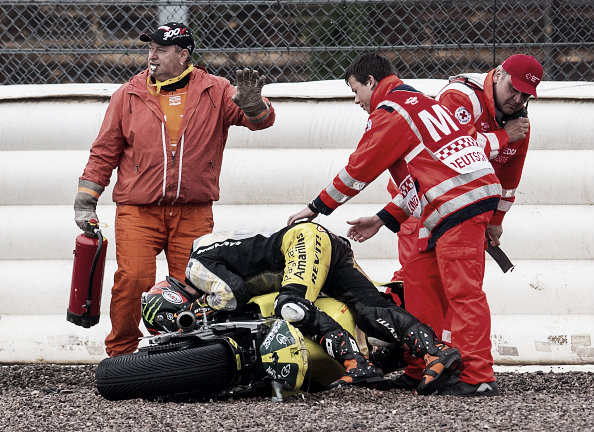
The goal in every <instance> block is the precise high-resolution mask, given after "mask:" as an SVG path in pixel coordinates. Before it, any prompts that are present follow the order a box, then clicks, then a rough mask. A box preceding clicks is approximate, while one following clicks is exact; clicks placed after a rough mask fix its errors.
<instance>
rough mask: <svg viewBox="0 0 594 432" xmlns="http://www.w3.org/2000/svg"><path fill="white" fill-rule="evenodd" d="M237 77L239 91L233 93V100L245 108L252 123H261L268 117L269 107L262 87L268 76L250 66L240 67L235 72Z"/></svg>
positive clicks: (244, 110)
mask: <svg viewBox="0 0 594 432" xmlns="http://www.w3.org/2000/svg"><path fill="white" fill-rule="evenodd" d="M235 76H236V78H237V93H235V95H233V98H232V99H233V102H235V104H236V105H237V106H238V107H239V108H241V109H242V110H243V112H244V113H245V115H246V116H247V117H248V120H249V121H250V122H252V123H255V124H257V123H261V122H263V121H264V120H266V118H267V117H268V113H269V108H268V105H267V104H266V102H264V100H263V99H262V87H263V86H264V83H265V82H266V76H264V75H262V76H260V74H259V73H258V71H257V70H253V69H250V68H245V69H240V70H238V71H237V72H236V73H235Z"/></svg>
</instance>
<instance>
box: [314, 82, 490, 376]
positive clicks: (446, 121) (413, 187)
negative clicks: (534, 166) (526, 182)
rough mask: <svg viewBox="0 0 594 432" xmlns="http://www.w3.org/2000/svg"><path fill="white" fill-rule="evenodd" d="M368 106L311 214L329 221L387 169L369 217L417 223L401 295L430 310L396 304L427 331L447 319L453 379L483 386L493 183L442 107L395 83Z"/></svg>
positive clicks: (478, 153)
mask: <svg viewBox="0 0 594 432" xmlns="http://www.w3.org/2000/svg"><path fill="white" fill-rule="evenodd" d="M371 107H372V111H371V114H370V116H369V120H368V123H367V128H366V131H365V133H364V135H363V137H362V139H361V141H360V142H359V145H358V146H357V149H356V150H355V152H354V153H353V154H351V156H350V157H349V163H348V165H347V166H346V167H345V168H344V169H343V170H341V171H340V172H339V173H338V175H337V176H336V177H335V178H334V180H333V182H332V183H331V184H330V185H329V186H328V187H326V188H325V189H324V190H323V191H322V192H321V193H320V194H319V195H318V197H317V198H315V199H314V200H313V202H312V206H313V207H315V208H316V209H317V210H318V211H319V212H320V213H323V214H329V213H331V212H332V211H333V210H334V209H335V208H336V207H338V206H339V205H341V204H342V203H344V202H346V201H347V200H349V199H350V198H351V197H353V196H355V195H356V194H357V193H359V192H360V191H361V190H362V189H363V188H365V186H367V184H368V183H370V182H371V181H373V180H374V179H375V178H377V177H378V176H379V175H380V174H381V173H382V172H383V171H384V170H386V169H387V170H388V171H389V172H390V174H391V176H392V179H393V180H394V182H395V184H396V186H397V187H398V189H399V191H400V193H399V194H398V195H397V196H396V197H395V198H394V200H393V201H392V202H390V203H388V205H386V206H385V207H384V209H382V210H381V211H380V212H379V213H378V216H379V217H380V218H381V219H382V221H383V222H384V224H385V225H386V226H387V227H388V228H390V229H392V230H393V231H398V229H399V227H400V224H402V223H403V222H405V221H406V220H407V219H408V217H409V216H411V215H414V216H415V217H417V218H419V219H420V220H421V222H422V224H423V226H422V228H421V229H420V230H419V239H418V242H417V249H416V253H415V256H414V262H415V265H414V267H413V266H411V268H415V269H416V273H415V278H414V279H412V278H411V281H412V282H411V284H412V286H411V288H412V289H413V290H416V289H418V290H424V292H425V293H426V296H427V301H428V302H429V303H428V304H429V305H434V307H432V308H431V309H429V308H424V305H422V304H419V303H416V302H415V301H414V300H413V301H412V304H410V305H409V303H408V299H406V298H405V302H406V308H407V309H408V310H409V311H410V312H411V313H412V314H413V315H415V316H416V317H417V318H419V319H420V320H421V321H424V322H426V323H428V324H429V325H431V326H434V323H435V324H437V325H436V326H435V327H434V329H435V330H436V331H441V330H442V329H443V325H442V321H443V320H444V318H445V317H446V316H447V318H448V320H449V321H448V325H449V328H451V329H452V333H454V332H455V337H454V336H452V338H451V339H452V344H453V345H454V346H456V347H457V348H459V349H460V351H461V353H462V360H463V361H464V363H465V369H464V371H463V372H462V374H463V375H462V380H463V381H466V382H468V383H476V382H486V381H493V380H494V378H493V369H492V364H493V360H492V356H491V352H490V351H491V340H490V312H489V306H488V304H487V300H486V297H485V294H484V292H483V291H482V281H483V275H484V248H483V246H484V238H485V229H486V227H487V224H488V222H489V220H490V219H491V217H492V215H493V212H494V211H495V210H496V208H497V204H498V202H499V196H500V193H501V186H500V184H499V181H498V180H497V176H496V175H495V173H494V170H493V168H492V166H491V164H490V163H489V161H488V159H487V157H486V156H485V153H484V151H483V149H482V148H481V147H480V146H479V145H478V144H477V142H476V140H475V139H474V138H472V137H471V136H469V135H467V134H466V132H465V131H463V130H462V127H461V126H460V125H459V123H457V122H456V121H455V120H454V119H453V117H452V116H451V115H450V114H449V113H448V111H447V110H446V109H445V108H444V107H443V106H441V105H440V104H439V103H437V102H436V101H435V100H434V99H432V98H429V97H427V96H425V95H423V94H421V93H419V92H416V91H415V90H414V89H412V88H411V87H409V86H406V85H404V84H403V83H402V81H400V80H399V79H398V78H397V77H396V76H394V75H392V76H389V77H386V78H384V79H383V80H381V81H380V83H379V84H378V86H377V87H376V89H375V90H374V92H373V94H372V97H371ZM405 271H408V267H407V268H406V269H405ZM406 277H407V276H405V278H406ZM407 283H408V278H407ZM407 289H408V286H407ZM438 334H439V333H438ZM410 375H411V376H413V377H415V378H420V376H417V375H416V374H410ZM464 378H465V379H464Z"/></svg>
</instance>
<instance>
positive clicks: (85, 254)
mask: <svg viewBox="0 0 594 432" xmlns="http://www.w3.org/2000/svg"><path fill="white" fill-rule="evenodd" d="M98 223H99V221H97V220H95V219H91V220H90V221H89V224H91V225H92V226H95V228H94V229H93V232H94V233H95V235H96V236H97V237H90V236H88V235H86V234H84V233H83V234H80V235H79V236H78V237H76V242H75V248H74V251H73V253H74V263H73V267H72V284H71V286H70V302H69V303H68V310H67V311H66V319H67V320H68V321H70V322H71V323H74V324H76V325H78V326H81V327H84V328H89V327H91V326H94V325H95V324H97V323H98V322H99V315H100V314H101V291H102V288H103V274H104V270H105V255H106V252H107V239H106V238H104V237H103V234H102V233H101V230H100V229H99V227H97V224H98Z"/></svg>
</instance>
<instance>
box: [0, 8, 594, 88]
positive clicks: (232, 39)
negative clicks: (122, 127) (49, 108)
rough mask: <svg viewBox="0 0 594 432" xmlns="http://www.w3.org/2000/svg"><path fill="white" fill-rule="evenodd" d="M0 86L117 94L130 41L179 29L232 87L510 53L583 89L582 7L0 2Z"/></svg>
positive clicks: (589, 59)
mask: <svg viewBox="0 0 594 432" xmlns="http://www.w3.org/2000/svg"><path fill="white" fill-rule="evenodd" d="M0 20H1V29H2V30H1V31H2V37H1V41H2V42H1V45H0V59H1V60H0V83H1V84H42V83H47V84H54V83H88V82H95V83H122V82H125V81H127V80H128V79H129V78H130V77H131V76H132V75H134V74H136V73H138V72H140V71H141V70H142V69H144V68H145V67H146V56H147V47H146V44H145V43H142V42H140V41H139V40H138V35H139V34H140V33H142V32H145V31H149V30H150V31H152V30H155V29H156V27H158V26H159V25H160V24H163V23H165V22H168V21H182V22H185V23H186V24H187V25H188V26H190V28H191V29H192V30H193V32H194V36H195V39H196V42H197V46H196V50H195V52H194V55H193V58H192V60H193V62H194V63H195V64H200V65H203V66H205V67H207V69H208V70H209V71H210V72H211V73H214V74H217V75H221V76H224V77H227V78H230V79H232V77H233V74H234V71H235V70H236V69H237V68H238V67H239V66H250V67H255V68H257V69H258V70H259V71H261V72H262V73H265V74H266V75H267V76H268V81H269V82H296V81H311V80H323V79H339V78H342V74H343V71H344V69H345V67H346V66H347V65H348V64H349V63H350V62H351V61H352V60H353V59H354V58H355V57H356V56H357V55H358V54H359V53H361V52H367V51H379V52H381V53H383V54H384V55H386V56H387V57H389V58H390V59H391V60H392V62H393V64H394V66H395V67H396V70H397V73H398V74H399V75H400V76H401V77H403V78H445V77H447V76H449V75H453V74H457V73H460V72H464V71H466V72H468V71H475V72H476V71H487V70H488V69H490V68H492V67H494V66H495V65H497V64H498V63H500V62H501V61H502V60H503V59H504V58H506V57H507V56H508V55H510V54H513V53H525V54H531V55H534V56H535V57H536V58H538V59H539V60H540V61H541V63H542V64H543V66H544V68H545V77H544V79H545V80H557V81H562V80H573V81H575V80H577V81H581V80H586V81H594V31H593V30H592V29H593V28H594V1H592V0H568V1H558V0H541V1H535V0H508V1H505V0H468V1H465V0H455V1H449V0H399V1H369V0H362V1H348V0H334V1H331V0H327V1H307V0H299V1H297V0H284V1H281V0H278V1H223V0H219V1H214V0H212V1H199V0H196V1H159V0H153V1H101V2H99V1H94V0H87V1H77V0H71V1H0Z"/></svg>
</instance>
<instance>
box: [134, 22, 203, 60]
mask: <svg viewBox="0 0 594 432" xmlns="http://www.w3.org/2000/svg"><path fill="white" fill-rule="evenodd" d="M140 40H141V41H143V42H150V41H153V42H155V43H156V44H159V45H177V46H180V47H182V48H184V49H187V50H188V51H189V52H190V55H192V51H194V38H193V37H192V32H191V31H190V29H189V28H188V27H186V25H185V24H182V23H178V22H170V23H167V24H163V25H162V26H159V28H158V29H157V30H155V31H154V32H153V33H142V34H141V35H140Z"/></svg>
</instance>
